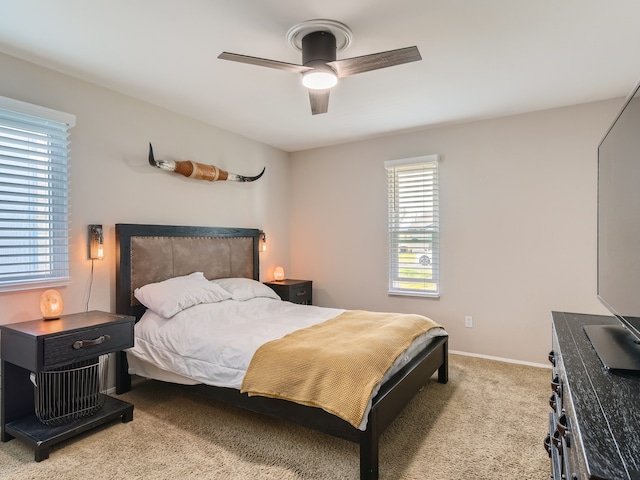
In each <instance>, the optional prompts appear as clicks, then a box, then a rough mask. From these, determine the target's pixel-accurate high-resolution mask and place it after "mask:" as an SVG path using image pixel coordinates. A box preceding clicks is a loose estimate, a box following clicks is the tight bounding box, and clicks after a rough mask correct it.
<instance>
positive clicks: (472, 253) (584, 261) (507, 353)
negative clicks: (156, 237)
mask: <svg viewBox="0 0 640 480" xmlns="http://www.w3.org/2000/svg"><path fill="white" fill-rule="evenodd" d="M621 105H622V99H618V100H611V101H606V102H598V103H593V104H586V105H580V106H575V107H568V108H560V109H554V110H548V111H540V112H535V113H530V114H526V115H518V116H512V117H508V118H500V119H496V120H486V121H479V122H474V123H468V124H462V125H455V126H446V127H442V128H433V129H426V130H422V131H417V132H413V133H409V134H403V135H393V136H385V137H379V138H375V139H371V140H367V141H362V142H357V143H350V144H346V145H340V146H335V147H330V148H322V149H314V150H309V151H303V152H297V153H294V154H293V155H292V160H293V162H292V182H293V191H292V206H293V210H292V215H291V254H292V256H291V261H292V271H291V272H289V273H290V275H289V276H292V277H294V278H305V279H311V280H313V282H314V303H316V304H319V305H325V306H339V307H345V308H357V309H369V310H380V311H401V312H416V313H420V314H423V315H427V316H430V317H431V318H433V319H435V320H436V321H438V322H440V323H441V324H443V325H444V326H445V327H446V329H447V330H448V331H449V333H450V335H451V340H450V348H452V349H454V350H460V351H466V352H472V353H476V354H481V355H489V356H495V357H502V358H509V359H514V360H520V361H525V362H534V363H540V364H543V363H547V362H546V355H547V353H548V350H549V348H550V341H551V329H550V323H551V315H550V311H551V310H563V311H574V312H585V313H601V314H606V311H605V310H604V308H603V307H602V306H601V305H600V304H599V302H598V301H597V299H596V173H597V153H596V148H597V145H598V143H599V141H600V140H601V138H602V136H603V135H604V133H605V131H606V129H607V128H608V126H609V125H610V123H611V122H612V121H613V118H614V116H615V114H616V112H617V110H618V109H619V108H620V106H621ZM433 153H437V154H440V155H441V159H442V160H441V165H440V181H441V227H442V228H441V257H442V260H441V262H442V263H441V267H442V271H441V272H442V284H441V292H442V294H441V298H440V299H437V300H435V299H424V298H411V297H398V296H388V295H387V293H386V292H387V253H386V252H387V235H386V213H387V210H386V209H387V205H386V174H385V170H384V168H383V162H384V161H385V160H388V159H397V158H406V157H415V156H420V155H425V154H433ZM466 315H471V316H473V320H474V327H473V328H471V329H469V328H465V327H464V317H465V316H466Z"/></svg>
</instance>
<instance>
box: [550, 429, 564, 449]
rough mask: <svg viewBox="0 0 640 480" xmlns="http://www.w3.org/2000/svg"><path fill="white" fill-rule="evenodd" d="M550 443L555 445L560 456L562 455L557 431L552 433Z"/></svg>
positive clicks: (560, 438)
mask: <svg viewBox="0 0 640 480" xmlns="http://www.w3.org/2000/svg"><path fill="white" fill-rule="evenodd" d="M551 443H553V445H555V447H556V448H557V449H558V451H559V452H560V455H562V435H560V432H559V431H558V430H556V431H555V432H553V436H552V437H551Z"/></svg>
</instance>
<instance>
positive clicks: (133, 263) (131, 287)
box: [116, 224, 448, 480]
mask: <svg viewBox="0 0 640 480" xmlns="http://www.w3.org/2000/svg"><path fill="white" fill-rule="evenodd" d="M259 234H260V232H259V230H257V229H250V228H217V227H190V226H167V225H138V224H117V225H116V263H117V265H116V309H117V313H121V314H128V315H133V316H135V318H136V321H139V320H140V319H141V318H142V317H143V314H144V313H145V311H146V310H147V309H146V307H145V306H144V305H142V304H141V303H140V301H139V300H138V299H137V298H136V295H135V294H134V292H135V291H136V289H140V288H141V287H144V286H145V285H149V284H158V283H160V282H164V281H166V280H169V279H173V278H176V277H182V276H188V275H190V274H193V272H202V273H203V275H204V277H206V279H208V280H216V279H251V280H255V281H258V280H259V254H258V244H259ZM252 301H253V300H252ZM260 302H262V303H263V304H266V303H267V302H276V301H275V300H266V299H261V300H260ZM222 303H224V302H222ZM276 303H278V302H276ZM279 303H281V304H283V306H284V304H288V302H279ZM269 305H271V304H269ZM265 308H266V307H265ZM289 308H290V309H293V308H294V307H293V306H290V305H289ZM302 308H304V307H302ZM311 308H314V307H311ZM188 310H192V309H188ZM193 310H195V309H193ZM319 310H321V309H319ZM147 318H148V317H145V320H144V321H143V322H141V323H140V324H139V325H138V326H141V325H142V323H144V322H147ZM412 345H413V344H412ZM447 349H448V337H447V336H446V332H445V335H437V336H432V337H431V336H429V337H428V338H427V339H425V338H423V337H421V341H420V343H419V345H418V347H414V348H413V350H414V352H413V353H412V354H411V357H405V359H406V361H405V362H403V363H402V364H399V365H396V367H395V371H394V372H393V374H391V375H386V376H385V377H384V379H383V381H382V383H381V384H380V385H379V386H377V387H376V389H375V390H374V395H373V396H372V398H371V399H370V401H369V403H368V405H367V409H366V413H365V418H364V419H363V422H362V423H361V424H360V425H358V426H356V425H354V424H353V422H348V421H346V420H345V419H343V418H341V417H340V416H337V415H335V414H332V413H328V411H326V410H323V409H321V408H317V407H314V406H306V405H303V404H300V403H295V402H291V401H287V400H283V399H281V398H270V397H269V396H260V395H252V396H250V395H248V394H247V393H241V390H240V389H238V388H231V387H228V386H212V385H208V384H206V383H196V384H193V385H185V388H188V389H192V390H193V391H195V392H198V393H200V394H203V395H207V396H209V397H212V398H214V399H216V400H218V401H223V402H227V403H231V404H233V405H236V406H238V407H241V408H244V409H248V410H251V411H254V412H259V413H262V414H267V415H270V416H273V417H276V418H280V419H283V420H287V421H292V422H295V423H297V424H300V425H303V426H306V427H308V428H311V429H314V430H317V431H321V432H324V433H327V434H330V435H333V436H336V437H339V438H343V439H346V440H349V441H352V442H355V443H357V444H359V446H360V478H361V479H374V480H375V479H377V478H378V473H379V466H378V443H379V438H380V435H381V434H382V432H383V431H384V430H385V428H386V427H387V426H388V425H390V424H391V422H393V420H394V419H395V417H396V416H397V415H398V414H399V412H400V411H401V410H402V409H403V408H404V406H405V405H406V404H407V403H408V402H409V401H410V400H411V399H412V398H413V396H414V395H415V394H416V393H417V391H418V390H420V389H421V388H422V387H423V386H424V384H425V382H426V381H427V380H428V379H429V378H431V376H432V375H434V374H435V373H436V372H437V379H438V382H440V383H446V382H447V380H448V359H447V354H448V351H447ZM131 358H132V362H133V357H131ZM136 368H139V367H135V368H134V370H135V371H136V372H138V371H139V370H136ZM142 371H144V376H146V377H148V378H156V379H159V380H163V381H171V377H167V378H165V377H164V376H163V375H154V372H153V371H152V370H149V371H146V370H144V369H143V370H142ZM179 377H180V375H178V378H177V379H176V382H177V383H183V384H184V383H189V382H181V381H180V379H179ZM192 383H194V382H192ZM130 389H131V375H130V373H129V365H128V361H127V354H126V353H125V352H120V353H119V354H118V355H117V357H116V392H117V393H124V392H126V391H128V390H130Z"/></svg>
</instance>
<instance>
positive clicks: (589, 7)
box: [0, 0, 640, 151]
mask: <svg viewBox="0 0 640 480" xmlns="http://www.w3.org/2000/svg"><path fill="white" fill-rule="evenodd" d="M0 12H1V14H0V51H2V52H5V53H7V54H9V55H13V56H15V57H18V58H22V59H24V60H28V61H30V62H34V63H37V64H40V65H43V66H45V67H49V68H52V69H54V70H57V71H60V72H63V73H65V74H68V75H72V76H75V77H78V78H80V79H83V80H87V81H89V82H92V83H95V84H98V85H101V86H104V87H107V88H109V89H112V90H115V91H117V92H120V93H123V94H126V95H129V96H132V97H135V98H138V99H141V100H144V101H147V102H150V103H152V104H155V105H158V106H161V107H164V108H166V109H169V110H171V111H174V112H178V113H181V114H184V115H187V116H189V117H193V118H196V119H199V120H201V121H204V122H206V123H209V124H212V125H215V126H218V127H221V128H224V129H226V130H229V131H232V132H236V133H238V134H241V135H243V136H246V137H249V138H252V139H255V140H258V141H260V142H263V143H266V144H269V145H273V146H275V147H278V148H280V149H283V150H286V151H297V150H304V149H308V148H314V147H319V146H325V145H332V144H338V143H344V142H349V141H353V140H358V139H364V138H369V137H372V136H376V135H384V134H389V133H393V132H405V131H411V130H415V129H421V128H426V127H430V126H436V125H444V124H451V123H459V122H465V121H470V120H477V119H486V118H492V117H498V116H504V115H510V114H515V113H521V112H527V111H534V110H542V109H547V108H553V107H558V106H564V105H571V104H577V103H584V102H590V101H595V100H602V99H607V98H613V97H620V96H625V95H626V94H627V93H628V92H629V91H630V90H631V89H632V87H633V86H634V85H635V83H636V82H637V81H638V80H640V61H639V60H638V59H639V58H640V2H639V1H638V0H609V1H604V0H394V1H391V0H322V1H317V0H314V1H310V0H188V1H187V0H182V1H178V0H109V1H87V0H56V1H51V0H0ZM309 19H330V20H335V21H339V22H342V23H345V24H346V25H348V26H349V28H350V29H351V31H352V32H353V39H352V42H351V44H350V46H349V47H348V48H347V49H345V50H344V51H342V52H340V53H338V59H340V58H347V57H355V56H360V55H366V54H370V53H376V52H380V51H386V50H392V49H396V48H402V47H408V46H413V45H416V46H417V47H418V49H419V50H420V53H421V55H422V58H423V59H422V61H419V62H414V63H409V64H405V65H400V66H395V67H391V68H386V69H383V70H376V71H372V72H367V73H362V74H359V75H355V76H351V77H348V78H343V79H341V80H340V82H339V84H338V85H337V86H336V87H335V88H334V89H333V90H332V92H331V99H330V102H329V111H328V113H326V114H323V115H311V111H310V107H309V99H308V95H307V92H306V90H305V89H304V87H302V85H301V79H300V75H299V74H294V73H289V72H285V71H280V70H275V69H270V68H264V67H258V66H253V65H245V64H241V63H236V62H229V61H225V60H219V59H217V56H218V55H219V54H220V53H221V52H222V51H228V52H233V53H240V54H244V55H250V56H255V57H263V58H269V59H274V60H281V61H284V62H290V63H298V64H299V63H301V54H300V52H298V51H296V50H295V49H294V48H292V47H291V46H290V45H289V43H288V42H287V40H286V34H287V31H288V30H289V29H290V28H291V27H293V26H294V25H296V24H298V23H300V22H302V21H304V20H309ZM1 86H2V84H1V76H0V89H1Z"/></svg>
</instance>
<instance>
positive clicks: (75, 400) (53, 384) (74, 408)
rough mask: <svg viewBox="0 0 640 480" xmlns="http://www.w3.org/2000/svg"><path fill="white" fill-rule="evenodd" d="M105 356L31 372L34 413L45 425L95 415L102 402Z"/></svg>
mask: <svg viewBox="0 0 640 480" xmlns="http://www.w3.org/2000/svg"><path fill="white" fill-rule="evenodd" d="M108 359H109V355H108V354H107V355H101V356H99V357H96V358H92V359H90V360H84V361H82V362H78V363H74V364H71V365H66V366H65V367H63V368H58V369H55V370H48V371H44V372H38V373H32V374H31V382H32V383H33V385H34V387H35V388H34V394H35V398H34V400H35V401H34V403H35V414H36V417H37V418H38V420H40V422H42V423H43V424H45V425H48V426H57V425H63V424H66V423H70V422H73V421H75V420H78V419H80V418H83V417H88V416H91V415H94V414H96V413H97V412H99V411H100V409H101V408H102V407H103V405H104V401H105V394H106V391H105V390H104V388H105V385H106V372H107V364H108Z"/></svg>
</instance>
